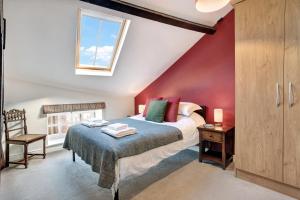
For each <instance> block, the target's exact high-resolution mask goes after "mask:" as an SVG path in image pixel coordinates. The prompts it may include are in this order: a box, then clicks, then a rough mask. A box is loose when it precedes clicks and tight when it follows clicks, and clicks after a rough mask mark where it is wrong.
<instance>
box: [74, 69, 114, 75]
mask: <svg viewBox="0 0 300 200" xmlns="http://www.w3.org/2000/svg"><path fill="white" fill-rule="evenodd" d="M113 73H114V72H113V70H111V71H107V70H100V69H99V70H90V69H75V74H76V75H88V76H112V75H113Z"/></svg>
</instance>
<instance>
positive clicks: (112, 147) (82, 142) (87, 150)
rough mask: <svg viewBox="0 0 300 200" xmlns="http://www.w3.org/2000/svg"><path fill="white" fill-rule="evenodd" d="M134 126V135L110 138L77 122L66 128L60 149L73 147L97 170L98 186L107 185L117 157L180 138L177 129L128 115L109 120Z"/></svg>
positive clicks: (146, 149) (110, 181)
mask: <svg viewBox="0 0 300 200" xmlns="http://www.w3.org/2000/svg"><path fill="white" fill-rule="evenodd" d="M110 123H125V124H128V125H129V126H130V127H135V128H136V129H137V134H134V135H130V136H126V137H122V138H118V139H116V138H113V137H112V136H109V135H107V134H105V133H102V132H101V130H100V128H88V127H86V126H84V125H81V124H78V125H74V126H72V127H70V128H69V130H68V133H67V136H66V139H65V142H64V146H63V147H64V148H65V149H68V150H70V149H71V150H73V151H75V152H76V153H77V155H79V156H80V157H81V158H82V159H83V160H84V161H85V162H86V163H88V164H90V165H91V166H92V170H93V171H94V172H97V173H99V175H100V177H99V182H98V185H99V186H100V187H103V188H111V187H112V185H113V183H114V181H115V164H116V162H117V161H118V159H120V158H124V157H129V156H134V155H138V154H141V153H143V152H146V151H148V150H151V149H154V148H157V147H160V146H163V145H167V144H170V143H173V142H176V141H178V140H181V139H182V133H181V131H180V130H179V129H177V128H175V127H172V126H166V125H159V124H154V123H150V122H147V121H140V120H134V119H130V118H125V119H119V120H113V121H111V122H110Z"/></svg>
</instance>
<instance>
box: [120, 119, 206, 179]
mask: <svg viewBox="0 0 300 200" xmlns="http://www.w3.org/2000/svg"><path fill="white" fill-rule="evenodd" d="M199 117H200V118H201V119H200V120H198V121H197V123H196V122H195V120H193V119H192V118H190V117H180V118H179V120H178V121H177V122H174V123H171V122H166V123H160V124H164V125H169V126H174V127H176V128H178V129H179V130H181V132H182V135H183V139H182V140H180V141H177V142H174V143H171V144H168V145H165V146H161V147H158V148H155V149H152V150H150V151H147V152H144V153H142V154H139V155H136V156H130V157H126V158H121V159H120V160H119V161H118V163H117V166H116V173H117V174H116V177H117V179H118V180H116V183H117V185H118V182H119V180H125V179H128V178H131V177H133V176H138V175H141V174H144V173H145V172H147V171H148V170H149V169H150V168H151V167H153V166H155V165H157V164H158V163H159V162H161V161H162V160H163V159H165V158H168V157H170V156H173V155H175V154H177V153H178V152H180V151H182V150H184V149H187V148H189V147H192V146H195V145H197V144H199V132H198V129H197V126H199V125H200V124H199V123H202V124H205V120H204V119H203V118H202V117H201V116H199ZM131 118H132V119H137V120H145V118H144V117H142V115H137V116H133V117H131ZM152 123H155V122H152ZM202 124H201V125H202Z"/></svg>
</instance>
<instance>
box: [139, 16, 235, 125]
mask: <svg viewBox="0 0 300 200" xmlns="http://www.w3.org/2000/svg"><path fill="white" fill-rule="evenodd" d="M170 34H171V33H170ZM234 41H235V40H234V11H231V12H230V13H229V14H228V15H227V16H225V17H224V19H223V20H222V21H220V22H219V23H218V25H217V32H216V33H215V34H214V35H205V36H204V37H202V38H201V39H200V40H199V41H198V42H197V43H196V44H195V45H194V46H193V47H192V48H191V49H190V50H189V51H187V52H186V53H185V54H184V55H183V56H182V57H181V58H179V59H178V60H177V61H176V62H175V63H174V64H173V65H172V66H171V67H170V68H169V69H168V70H167V71H165V72H164V73H163V74H162V75H161V76H160V77H158V78H157V79H156V80H155V81H154V82H152V83H151V84H150V85H149V86H148V87H146V88H145V89H144V90H143V91H142V92H141V93H140V94H138V95H137V96H136V97H135V111H136V112H137V107H138V105H139V104H145V102H146V99H147V98H148V97H156V96H163V97H171V96H180V97H181V98H182V101H191V102H194V103H197V104H200V105H206V106H207V107H208V115H207V122H210V123H212V122H213V109H214V108H223V110H224V124H234V96H235V93H234V88H235V84H234V66H235V65H234V64H235V57H234V46H235V42H234Z"/></svg>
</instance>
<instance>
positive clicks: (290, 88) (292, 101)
mask: <svg viewBox="0 0 300 200" xmlns="http://www.w3.org/2000/svg"><path fill="white" fill-rule="evenodd" d="M293 105H294V94H293V83H292V82H289V106H290V107H292V106H293Z"/></svg>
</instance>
